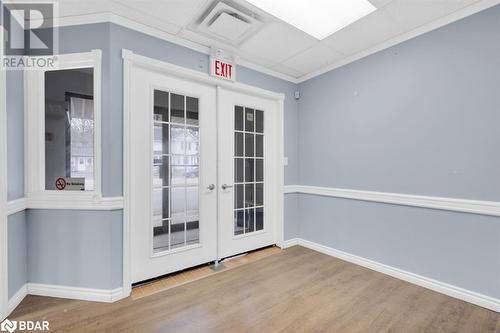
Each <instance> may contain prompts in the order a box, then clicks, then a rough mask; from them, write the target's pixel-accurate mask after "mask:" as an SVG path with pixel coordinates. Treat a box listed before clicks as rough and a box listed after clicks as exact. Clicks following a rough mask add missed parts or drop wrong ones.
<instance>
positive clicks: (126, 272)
mask: <svg viewBox="0 0 500 333" xmlns="http://www.w3.org/2000/svg"><path fill="white" fill-rule="evenodd" d="M122 58H123V199H124V208H123V290H124V294H125V295H129V294H130V292H131V290H132V285H131V253H130V250H131V249H130V239H131V232H130V228H131V221H130V214H129V213H130V204H131V202H130V177H131V173H130V168H129V165H130V162H131V156H130V146H131V142H130V128H131V123H130V112H131V98H130V95H131V94H132V93H133V91H132V89H131V84H132V81H131V80H132V78H131V73H132V68H133V67H134V66H138V67H141V68H146V69H150V70H153V71H157V72H161V73H164V74H167V75H171V76H174V77H180V78H182V79H185V80H186V79H187V80H192V81H195V82H199V83H204V84H209V85H213V86H215V87H222V88H225V89H228V90H233V91H236V92H242V93H246V94H249V95H254V96H258V97H264V98H267V99H272V100H276V102H277V103H278V118H279V120H278V122H279V124H280V125H279V133H278V137H279V138H280V142H279V144H278V146H279V150H280V151H279V152H278V154H279V156H281V157H282V158H281V163H280V165H279V167H278V168H279V170H278V175H279V177H278V178H279V184H280V188H279V189H278V193H279V195H278V197H277V198H276V200H277V201H276V205H277V206H278V211H279V218H278V220H277V223H276V225H277V233H276V235H277V240H276V243H277V245H278V246H280V247H282V246H283V241H284V221H283V200H284V198H283V186H284V164H283V156H284V130H283V124H284V100H285V94H282V93H275V92H272V91H268V90H265V89H261V88H256V87H253V86H250V85H246V84H242V83H238V82H229V81H223V80H220V79H216V78H214V77H212V76H209V75H208V74H207V73H202V72H199V71H195V70H191V69H187V68H184V67H180V66H177V65H173V64H170V63H166V62H163V61H160V60H156V59H152V58H149V57H145V56H141V55H138V54H135V53H134V52H132V51H130V50H126V49H122ZM218 185H219V184H217V186H218Z"/></svg>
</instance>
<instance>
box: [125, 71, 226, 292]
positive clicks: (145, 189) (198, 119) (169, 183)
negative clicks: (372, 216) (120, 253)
mask: <svg viewBox="0 0 500 333" xmlns="http://www.w3.org/2000/svg"><path fill="white" fill-rule="evenodd" d="M131 82H132V86H131V88H132V89H131V93H132V96H131V119H130V123H131V134H130V139H131V152H130V153H131V165H130V174H131V179H130V196H131V197H130V202H131V204H130V206H131V207H130V219H131V256H132V267H131V268H132V272H131V273H132V283H135V282H140V281H144V280H147V279H151V278H154V277H158V276H161V275H164V274H168V273H171V272H175V271H178V270H182V269H185V268H188V267H192V266H196V265H199V264H202V263H206V262H210V261H213V260H215V259H216V257H217V253H216V251H217V233H216V230H217V191H215V188H216V179H217V172H216V170H217V169H216V168H217V165H216V164H217V162H216V160H217V159H216V156H217V149H216V145H217V141H216V140H217V134H216V112H215V109H216V88H215V87H213V86H208V85H203V84H198V83H193V82H191V81H187V80H182V79H179V78H174V77H170V76H167V75H164V74H162V73H157V72H154V71H150V70H147V69H143V68H141V67H133V70H132V73H131Z"/></svg>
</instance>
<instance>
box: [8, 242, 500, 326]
mask: <svg viewBox="0 0 500 333" xmlns="http://www.w3.org/2000/svg"><path fill="white" fill-rule="evenodd" d="M10 319H14V320H49V321H50V329H51V332H259V333H260V332H264V333H267V332H342V333H347V332H370V333H371V332H467V333H469V332H497V333H498V332H500V314H498V313H496V312H493V311H490V310H486V309H483V308H481V307H478V306H475V305H472V304H469V303H466V302H463V301H459V300H456V299H453V298H450V297H447V296H444V295H441V294H439V293H436V292H433V291H430V290H427V289H424V288H421V287H418V286H415V285H412V284H410V283H407V282H403V281H401V280H398V279H395V278H392V277H389V276H386V275H383V274H380V273H377V272H374V271H371V270H369V269H366V268H363V267H360V266H356V265H354V264H351V263H348V262H345V261H342V260H339V259H336V258H332V257H330V256H327V255H323V254H321V253H318V252H314V251H312V250H309V249H305V248H303V247H298V246H295V247H292V248H289V249H287V250H284V251H281V252H279V253H277V254H274V255H271V256H269V257H267V258H264V259H262V260H259V261H256V262H253V263H249V264H247V265H243V266H240V267H237V268H234V269H231V270H228V271H226V272H222V273H220V274H216V275H213V276H209V277H207V278H203V279H201V280H198V281H195V282H192V283H188V284H185V285H182V286H179V287H176V288H172V289H169V290H167V291H164V292H161V293H157V294H154V295H151V296H148V297H144V298H141V299H138V300H132V299H131V298H128V299H125V300H122V301H120V302H117V303H114V304H102V303H91V302H83V301H71V300H63V299H56V298H44V297H35V296H29V297H27V298H26V299H25V300H24V301H23V302H22V304H21V305H20V306H19V308H18V309H17V310H16V311H15V312H14V313H13V314H12V316H10Z"/></svg>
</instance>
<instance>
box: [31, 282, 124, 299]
mask: <svg viewBox="0 0 500 333" xmlns="http://www.w3.org/2000/svg"><path fill="white" fill-rule="evenodd" d="M27 292H28V295H36V296H47V297H58V298H67V299H77V300H82V301H93V302H104V303H113V302H116V301H118V300H120V299H123V298H125V297H128V295H127V294H125V293H124V292H123V288H121V287H120V288H116V289H113V290H106V289H92V288H79V287H68V286H58V285H48V284H38V283H28V284H27Z"/></svg>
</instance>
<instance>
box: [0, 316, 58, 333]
mask: <svg viewBox="0 0 500 333" xmlns="http://www.w3.org/2000/svg"><path fill="white" fill-rule="evenodd" d="M16 330H19V331H20V332H25V331H28V332H33V331H50V328H49V322H48V321H46V320H45V321H31V320H30V321H24V320H20V321H15V320H9V319H5V320H4V321H3V322H2V324H0V331H2V332H9V333H13V332H15V331H16Z"/></svg>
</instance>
